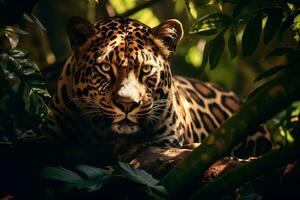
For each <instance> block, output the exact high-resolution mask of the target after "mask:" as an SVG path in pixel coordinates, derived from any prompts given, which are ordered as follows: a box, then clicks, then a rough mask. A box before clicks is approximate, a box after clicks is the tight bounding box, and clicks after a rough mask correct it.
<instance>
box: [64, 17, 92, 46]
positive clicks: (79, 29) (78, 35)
mask: <svg viewBox="0 0 300 200" xmlns="http://www.w3.org/2000/svg"><path fill="white" fill-rule="evenodd" d="M66 29H67V34H68V36H69V39H70V43H71V46H72V49H73V50H74V51H78V50H79V49H80V48H81V47H82V46H84V44H85V43H86V42H87V41H88V39H89V38H91V37H92V36H94V35H95V34H96V29H95V27H94V25H93V24H92V23H90V22H89V21H87V20H85V19H83V18H80V17H72V18H70V19H69V21H68V23H67V27H66Z"/></svg>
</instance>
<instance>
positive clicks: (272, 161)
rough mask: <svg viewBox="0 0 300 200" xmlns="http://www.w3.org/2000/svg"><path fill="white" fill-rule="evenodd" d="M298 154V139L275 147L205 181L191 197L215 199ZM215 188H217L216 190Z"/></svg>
mask: <svg viewBox="0 0 300 200" xmlns="http://www.w3.org/2000/svg"><path fill="white" fill-rule="evenodd" d="M299 156H300V141H297V143H296V144H294V145H292V146H287V147H283V148H280V149H276V150H274V151H272V152H269V153H267V154H265V155H264V156H262V157H261V158H258V159H256V160H253V161H252V162H249V163H247V164H244V165H242V166H240V167H238V168H235V169H232V170H231V171H229V172H227V173H225V174H223V175H221V176H219V177H217V178H216V179H215V180H214V181H213V182H210V183H207V184H206V185H204V186H203V187H202V188H200V189H199V190H198V191H197V192H195V193H194V194H193V195H192V198H191V199H192V200H196V199H201V200H205V199H208V200H209V199H217V198H218V197H220V196H221V195H222V194H224V193H225V192H227V191H233V190H234V189H235V188H237V187H238V186H240V185H241V184H242V183H244V182H246V181H248V180H251V179H253V178H255V177H257V175H260V174H262V173H263V172H266V171H267V170H270V169H272V168H274V167H280V166H282V165H284V164H286V163H287V162H289V161H291V160H293V159H295V158H298V157H299ZM216 188H218V189H217V190H216Z"/></svg>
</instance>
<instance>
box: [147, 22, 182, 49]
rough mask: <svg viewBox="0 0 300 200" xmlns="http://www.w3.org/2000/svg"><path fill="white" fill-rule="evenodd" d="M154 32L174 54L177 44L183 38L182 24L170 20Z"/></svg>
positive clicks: (154, 29)
mask: <svg viewBox="0 0 300 200" xmlns="http://www.w3.org/2000/svg"><path fill="white" fill-rule="evenodd" d="M152 30H153V33H154V35H155V36H156V37H158V38H159V39H161V40H162V41H163V43H164V44H165V45H166V46H167V47H168V48H169V50H170V51H172V52H174V51H175V49H176V45H177V43H178V42H179V41H180V40H181V38H182V36H183V28H182V24H181V22H180V21H178V20H177V19H169V20H167V21H165V22H163V23H161V24H160V25H158V26H157V27H155V28H153V29H152Z"/></svg>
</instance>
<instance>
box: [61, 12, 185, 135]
mask: <svg viewBox="0 0 300 200" xmlns="http://www.w3.org/2000/svg"><path fill="white" fill-rule="evenodd" d="M68 27H69V28H68V32H69V36H70V39H71V44H72V47H73V49H74V55H73V56H72V57H71V58H70V60H69V62H68V66H67V67H66V73H65V74H70V80H69V81H70V82H71V83H72V87H71V91H69V92H68V93H69V95H68V99H69V101H70V102H71V103H73V104H74V105H75V107H76V108H77V109H78V114H79V115H85V118H88V119H89V120H90V121H93V123H95V124H99V125H102V126H106V127H107V126H108V127H110V129H111V130H112V131H113V132H115V133H117V134H136V133H138V132H140V131H141V130H142V129H145V128H147V127H149V126H152V125H153V124H154V123H156V122H157V121H158V120H159V119H160V116H161V114H162V112H163V111H164V109H165V107H166V104H167V102H168V100H170V97H169V94H170V93H169V90H170V89H171V86H172V80H171V70H170V66H169V58H170V56H171V55H172V53H173V51H174V49H175V46H176V43H177V42H178V41H179V40H180V39H181V37H182V33H183V31H182V25H181V24H180V22H179V21H177V20H168V21H166V22H164V23H162V24H161V25H159V26H157V27H155V28H149V27H148V26H146V25H144V24H142V23H140V22H138V21H135V20H131V19H127V18H118V17H116V18H110V19H107V20H101V21H99V22H97V23H95V24H94V25H92V24H90V23H89V22H87V21H85V20H83V19H79V18H73V19H72V20H71V21H70V24H69V26H68ZM63 84H66V83H63ZM68 84H70V83H68Z"/></svg>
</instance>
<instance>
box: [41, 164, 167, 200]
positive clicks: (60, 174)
mask: <svg viewBox="0 0 300 200" xmlns="http://www.w3.org/2000/svg"><path fill="white" fill-rule="evenodd" d="M75 170H76V171H71V170H68V169H65V168H63V167H45V168H43V169H42V171H41V173H40V177H42V178H47V179H52V180H56V181H60V182H63V183H64V184H63V188H64V190H65V191H70V190H71V189H73V188H75V189H79V190H82V189H85V190H87V191H88V192H95V191H97V190H99V189H101V188H102V187H103V186H104V185H105V184H109V183H111V182H113V181H115V180H119V179H120V178H122V179H126V180H127V181H131V182H134V183H136V184H137V186H138V187H139V188H141V189H142V190H143V191H145V192H146V193H148V194H149V195H151V196H153V197H155V198H156V199H158V198H159V199H162V198H160V197H159V196H158V195H157V194H156V193H154V192H158V193H161V194H166V193H167V192H166V190H165V188H164V187H163V186H161V185H158V183H159V181H158V180H157V179H155V178H153V177H152V175H150V174H149V173H147V172H146V171H144V170H141V169H133V168H131V167H130V166H129V165H128V164H127V163H123V162H119V168H118V169H117V170H114V171H113V172H111V171H109V170H106V169H101V168H96V167H92V166H87V165H78V166H77V167H75Z"/></svg>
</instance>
